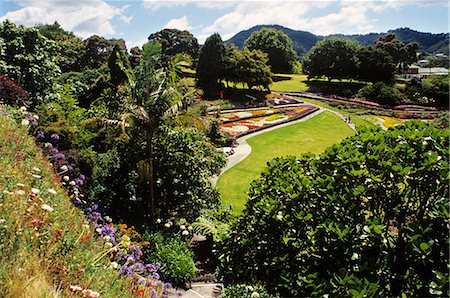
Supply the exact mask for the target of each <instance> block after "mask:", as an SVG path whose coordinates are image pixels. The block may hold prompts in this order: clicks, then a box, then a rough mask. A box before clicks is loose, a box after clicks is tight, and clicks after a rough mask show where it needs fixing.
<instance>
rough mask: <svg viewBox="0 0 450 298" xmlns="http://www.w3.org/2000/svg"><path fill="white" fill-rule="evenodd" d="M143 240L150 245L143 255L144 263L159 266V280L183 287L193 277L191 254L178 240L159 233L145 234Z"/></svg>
mask: <svg viewBox="0 0 450 298" xmlns="http://www.w3.org/2000/svg"><path fill="white" fill-rule="evenodd" d="M144 240H145V241H150V242H151V243H152V245H151V246H150V247H149V248H148V249H147V251H146V253H145V261H146V262H147V263H157V262H158V263H160V264H161V269H160V271H159V273H160V275H161V280H167V281H170V282H171V283H172V284H173V285H174V286H182V287H184V285H185V283H187V282H189V281H190V280H191V279H192V278H193V277H194V274H195V266H194V260H193V254H192V252H191V250H190V249H189V246H188V245H187V244H186V243H185V242H183V241H181V239H180V238H178V237H177V236H175V235H169V234H162V233H161V232H146V233H145V234H144Z"/></svg>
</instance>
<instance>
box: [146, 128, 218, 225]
mask: <svg viewBox="0 0 450 298" xmlns="http://www.w3.org/2000/svg"><path fill="white" fill-rule="evenodd" d="M153 144H154V145H153V146H154V171H155V177H157V182H156V184H155V193H156V196H157V197H158V200H157V205H156V207H157V210H158V214H159V215H158V217H159V218H169V217H170V214H173V213H174V212H176V214H177V218H185V219H186V220H188V221H189V222H193V221H194V220H195V219H196V218H197V217H199V216H200V211H201V210H202V209H210V208H213V207H217V206H218V205H219V204H220V196H219V193H218V192H217V190H216V189H214V188H213V187H212V186H211V183H210V182H209V180H208V178H209V177H210V176H212V175H214V174H217V173H218V172H219V171H220V169H221V168H222V167H223V166H224V165H225V158H224V156H223V154H222V153H220V152H218V151H217V150H216V148H214V146H212V144H211V143H209V142H208V141H207V139H206V137H205V136H204V135H203V134H201V133H198V132H196V131H195V129H192V128H189V129H185V128H180V127H174V128H172V127H169V126H167V125H162V126H161V127H160V128H158V130H157V132H156V135H155V140H154V143H153Z"/></svg>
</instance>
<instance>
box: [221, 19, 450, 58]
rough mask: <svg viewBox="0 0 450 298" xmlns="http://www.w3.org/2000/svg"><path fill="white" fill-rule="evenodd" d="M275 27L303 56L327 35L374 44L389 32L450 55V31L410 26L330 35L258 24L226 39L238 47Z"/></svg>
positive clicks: (422, 48) (422, 49)
mask: <svg viewBox="0 0 450 298" xmlns="http://www.w3.org/2000/svg"><path fill="white" fill-rule="evenodd" d="M263 27H268V28H274V29H277V30H281V31H283V32H284V33H286V35H287V36H289V37H290V38H291V39H292V41H293V43H294V50H295V51H296V52H297V55H298V56H302V55H303V54H305V53H306V52H307V51H308V50H309V49H311V48H312V47H313V46H314V45H315V44H316V43H317V42H318V41H319V40H321V39H324V38H326V37H342V38H347V39H351V40H355V41H357V42H359V43H360V44H362V45H373V44H374V43H375V40H377V38H378V37H380V36H382V35H385V34H387V33H395V34H396V35H397V37H398V38H399V39H400V40H401V41H403V42H404V43H410V42H417V43H418V44H419V50H418V51H419V52H427V53H430V54H438V53H444V54H446V55H449V33H438V34H434V33H426V32H419V31H415V30H412V29H410V28H398V29H395V30H389V31H388V32H384V33H369V34H354V35H344V34H333V35H328V36H320V35H315V34H313V33H311V32H307V31H301V30H292V29H289V28H286V27H283V26H280V25H258V26H254V27H252V28H250V29H248V30H243V31H241V32H239V33H237V34H236V35H235V36H233V37H232V38H230V39H229V40H227V41H226V44H227V45H229V44H234V45H236V46H237V47H238V48H242V47H243V46H244V42H245V40H247V38H248V37H249V36H250V35H251V34H252V33H253V32H255V31H257V30H259V29H261V28H263Z"/></svg>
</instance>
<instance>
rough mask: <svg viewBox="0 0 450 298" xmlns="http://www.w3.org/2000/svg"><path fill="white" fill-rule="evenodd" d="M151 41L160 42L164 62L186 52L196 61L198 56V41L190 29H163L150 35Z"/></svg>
mask: <svg viewBox="0 0 450 298" xmlns="http://www.w3.org/2000/svg"><path fill="white" fill-rule="evenodd" d="M148 40H149V41H153V42H159V43H160V44H161V46H162V48H161V52H162V61H163V64H164V65H165V64H167V62H168V61H169V60H170V59H172V58H173V57H175V55H176V54H181V53H186V54H188V55H189V56H191V58H192V59H193V60H194V61H196V60H197V58H198V49H199V45H198V41H197V38H195V37H194V35H192V34H191V33H190V32H189V31H186V30H183V31H181V30H178V29H163V30H161V31H158V32H156V33H152V34H151V35H150V36H149V37H148Z"/></svg>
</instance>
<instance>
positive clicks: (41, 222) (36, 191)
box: [0, 108, 156, 297]
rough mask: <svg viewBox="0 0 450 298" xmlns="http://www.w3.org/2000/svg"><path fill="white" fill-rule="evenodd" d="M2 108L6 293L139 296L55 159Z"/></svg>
mask: <svg viewBox="0 0 450 298" xmlns="http://www.w3.org/2000/svg"><path fill="white" fill-rule="evenodd" d="M0 110H2V114H0V157H1V158H0V236H1V237H0V293H1V296H2V297H67V296H72V295H73V293H74V292H79V295H76V296H78V297H81V296H82V295H83V296H84V297H97V296H96V295H97V294H100V295H101V297H134V295H135V290H133V289H132V287H133V283H132V281H131V280H130V279H129V278H125V277H122V276H120V275H119V270H115V269H114V268H113V267H115V266H114V265H115V264H114V263H112V262H111V260H110V256H111V255H112V254H113V253H112V252H111V249H110V246H108V243H109V242H108V241H106V240H103V239H99V238H97V237H96V236H95V234H96V232H95V231H94V228H95V227H94V226H93V225H92V224H90V223H89V222H88V221H87V220H86V219H85V217H84V216H83V212H82V211H81V210H80V209H78V208H76V207H75V206H74V205H73V204H72V202H71V199H70V198H69V197H68V196H67V192H66V191H65V190H64V189H63V188H62V187H61V184H60V182H59V177H58V175H57V174H55V172H54V171H53V169H52V164H51V160H48V159H47V158H45V157H43V156H42V154H41V149H40V148H39V147H38V146H37V145H36V144H35V142H34V139H33V138H32V137H30V136H29V135H28V133H27V128H26V126H24V125H20V124H18V123H17V122H16V120H15V119H13V117H12V116H17V115H20V114H19V113H18V112H17V110H12V109H8V111H5V110H4V109H3V108H1V109H0ZM124 239H126V238H121V239H118V242H119V241H122V240H124ZM128 241H129V239H128ZM121 248H122V249H123V248H125V246H124V245H122V247H121ZM155 285H156V284H155ZM81 291H84V293H83V294H82V293H81Z"/></svg>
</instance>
